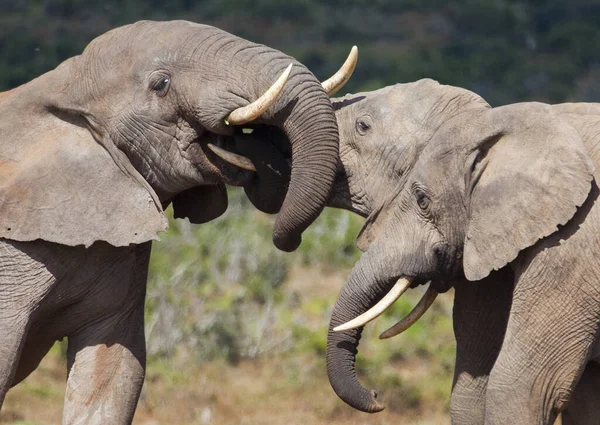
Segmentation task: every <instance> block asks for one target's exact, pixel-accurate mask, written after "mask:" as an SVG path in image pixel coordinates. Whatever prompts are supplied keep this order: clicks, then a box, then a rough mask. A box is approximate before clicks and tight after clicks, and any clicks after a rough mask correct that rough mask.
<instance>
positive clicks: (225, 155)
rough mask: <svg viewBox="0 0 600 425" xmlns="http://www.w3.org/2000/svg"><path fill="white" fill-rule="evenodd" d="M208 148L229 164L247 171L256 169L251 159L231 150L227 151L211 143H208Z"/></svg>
mask: <svg viewBox="0 0 600 425" xmlns="http://www.w3.org/2000/svg"><path fill="white" fill-rule="evenodd" d="M207 145H208V148H209V149H210V150H211V151H213V152H214V153H215V155H217V156H218V157H219V158H221V159H223V160H224V161H227V162H229V163H230V164H233V165H236V166H238V167H240V168H243V169H244V170H248V171H256V167H254V164H253V163H252V161H250V160H249V159H248V158H246V157H245V156H242V155H238V154H236V153H233V152H229V151H228V150H225V149H222V148H220V147H218V146H215V145H213V144H212V143H208V144H207Z"/></svg>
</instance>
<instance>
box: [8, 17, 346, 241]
mask: <svg viewBox="0 0 600 425" xmlns="http://www.w3.org/2000/svg"><path fill="white" fill-rule="evenodd" d="M345 78H347V75H346V76H345V77H339V76H338V77H336V81H333V82H332V81H330V82H328V83H327V84H326V86H327V87H326V89H329V90H332V91H333V90H335V88H336V87H337V86H339V84H337V83H340V81H339V80H340V79H342V80H343V79H345ZM274 82H275V83H274ZM271 86H272V87H271ZM326 89H324V88H323V87H322V85H321V83H320V82H319V81H318V80H317V79H316V78H315V77H314V76H313V74H311V73H310V72H309V71H308V70H307V69H306V68H305V67H304V66H302V65H301V64H300V63H298V62H297V61H295V60H294V59H293V58H291V57H289V56H286V55H285V54H283V53H281V52H279V51H277V50H274V49H271V48H269V47H266V46H263V45H259V44H255V43H252V42H249V41H247V40H244V39H241V38H238V37H235V36H233V35H231V34H228V33H226V32H224V31H221V30H219V29H217V28H214V27H210V26H205V25H199V24H194V23H191V22H186V21H172V22H150V21H143V22H138V23H135V24H132V25H128V26H124V27H121V28H117V29H114V30H112V31H109V32H108V33H106V34H104V35H102V36H100V37H98V38H96V39H95V40H93V41H92V42H91V43H90V44H89V45H88V46H87V48H86V49H85V50H84V52H83V53H82V54H81V55H80V56H77V57H73V58H71V59H68V60H67V61H65V62H64V63H62V64H61V65H59V66H58V67H57V68H56V69H55V70H52V71H50V72H48V73H46V74H44V75H42V76H40V77H39V78H37V79H35V80H33V81H31V82H30V83H27V84H25V85H23V86H21V87H18V88H17V89H15V90H12V91H11V92H7V93H5V94H3V95H2V96H0V117H2V118H1V119H0V143H1V144H2V145H1V146H0V155H1V157H0V164H1V165H0V175H1V178H0V181H1V183H0V217H1V218H0V237H4V238H9V239H15V240H21V241H28V240H34V239H38V238H39V239H44V240H47V241H51V242H57V243H61V244H65V245H79V244H83V245H86V246H88V245H90V244H91V243H93V242H94V241H106V242H109V243H111V244H113V245H116V246H122V245H128V244H131V243H141V242H143V241H147V240H150V239H155V238H156V234H157V232H159V231H162V230H164V229H165V228H166V225H167V224H166V219H165V217H164V215H163V213H162V206H164V205H166V204H167V203H169V202H172V203H173V206H174V210H175V216H176V217H189V218H190V219H191V220H192V221H193V222H204V221H208V220H210V219H212V218H215V217H217V216H219V215H220V214H222V213H223V212H224V211H225V209H226V208H227V195H226V192H225V188H224V184H232V185H243V186H246V187H247V190H248V191H250V192H251V193H253V194H254V197H253V200H254V202H255V203H257V204H258V206H259V207H260V206H261V203H262V202H265V203H266V202H271V203H270V204H269V205H266V206H264V208H263V209H267V210H269V211H271V212H276V211H279V210H281V211H280V214H279V216H278V218H277V221H276V224H275V228H274V232H273V240H274V243H275V245H276V246H277V247H278V248H280V249H282V250H288V251H289V250H293V249H295V248H296V247H297V246H298V244H299V243H300V240H301V237H300V235H301V233H302V231H303V230H304V229H305V228H306V227H307V226H308V225H309V224H310V223H311V222H312V221H313V220H314V219H315V218H316V217H317V215H318V214H319V212H320V211H321V210H322V208H323V207H324V205H325V202H326V200H327V197H328V195H329V193H330V189H331V186H332V182H333V179H334V174H335V170H336V167H337V156H338V131H337V125H336V121H335V116H334V112H333V109H332V106H331V102H330V100H329V97H328V94H327V93H326ZM247 123H248V124H247ZM244 124H247V125H249V126H255V127H257V128H258V129H259V130H260V131H258V133H260V132H261V131H262V132H265V133H266V132H269V131H272V132H277V134H278V135H280V136H281V137H280V139H281V140H282V141H283V142H282V143H280V144H279V145H278V146H277V147H276V148H277V149H279V150H278V151H277V152H273V150H274V149H275V147H273V146H272V145H270V144H269V143H267V142H266V141H265V140H261V139H259V138H258V139H257V140H256V141H255V142H256V144H255V146H250V147H244V149H246V150H248V151H252V152H254V155H255V156H254V159H255V161H257V162H260V160H264V161H263V162H265V161H266V162H268V160H269V158H268V156H269V155H283V154H284V153H285V154H286V155H287V159H289V162H290V163H291V166H290V165H289V164H288V161H282V164H281V169H279V170H277V172H278V173H279V174H280V175H283V176H284V178H282V179H280V180H279V182H278V183H277V184H278V185H284V190H282V189H281V188H280V187H277V188H273V189H271V188H270V186H269V185H268V184H267V185H265V184H264V182H265V181H269V179H270V178H271V177H270V176H269V175H268V174H265V173H266V172H265V169H266V167H264V166H260V164H259V166H257V167H256V169H257V170H258V172H257V173H256V174H257V175H258V177H259V178H256V176H254V174H255V173H253V172H251V171H247V170H243V169H240V168H238V167H237V166H232V165H231V164H229V163H228V162H226V161H224V160H222V159H221V157H219V156H218V155H216V154H215V153H214V152H215V151H218V152H222V149H224V148H227V147H229V146H231V145H232V144H233V145H234V148H235V138H234V137H232V136H233V135H234V134H236V133H238V132H240V131H241V127H240V126H241V125H244ZM242 150H243V149H242ZM261 152H262V153H263V154H264V156H262V157H261ZM282 152H283V153H282ZM290 167H291V168H290ZM271 186H275V185H273V184H272V185H271ZM285 189H287V191H286V190H285ZM269 190H277V192H278V194H279V195H278V196H279V198H278V200H277V202H275V203H273V202H272V201H271V198H272V196H271V195H270V193H269ZM281 193H283V194H282V195H281Z"/></svg>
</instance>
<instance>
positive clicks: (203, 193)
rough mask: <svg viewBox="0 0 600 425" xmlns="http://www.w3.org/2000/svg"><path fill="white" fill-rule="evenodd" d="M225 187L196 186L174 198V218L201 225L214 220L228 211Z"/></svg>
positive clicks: (219, 185) (220, 185)
mask: <svg viewBox="0 0 600 425" xmlns="http://www.w3.org/2000/svg"><path fill="white" fill-rule="evenodd" d="M227 205H228V202H227V189H226V188H225V185H223V184H218V185H215V186H196V187H193V188H191V189H187V190H184V191H183V192H181V193H179V194H178V195H176V196H175V197H174V198H173V216H174V217H175V218H187V219H189V220H190V222H191V223H194V224H201V223H206V222H208V221H211V220H214V219H215V218H217V217H219V216H221V214H223V213H224V212H225V211H226V210H227Z"/></svg>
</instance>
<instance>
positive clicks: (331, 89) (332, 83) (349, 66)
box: [321, 46, 358, 96]
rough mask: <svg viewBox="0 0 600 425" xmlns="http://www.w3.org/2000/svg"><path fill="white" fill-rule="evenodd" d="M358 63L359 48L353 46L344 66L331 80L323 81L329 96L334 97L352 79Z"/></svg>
mask: <svg viewBox="0 0 600 425" xmlns="http://www.w3.org/2000/svg"><path fill="white" fill-rule="evenodd" d="M357 61H358V47H356V46H352V49H350V54H349V55H348V59H346V62H344V64H343V65H342V67H341V68H340V69H339V70H338V72H336V73H335V74H333V76H331V77H330V78H329V79H327V80H325V81H323V82H322V83H321V85H322V86H323V89H325V92H326V93H327V94H328V95H329V96H333V95H334V94H335V93H336V92H337V91H338V90H339V89H341V88H342V87H344V84H346V82H347V81H348V80H349V79H350V77H351V76H352V73H353V72H354V68H356V62H357Z"/></svg>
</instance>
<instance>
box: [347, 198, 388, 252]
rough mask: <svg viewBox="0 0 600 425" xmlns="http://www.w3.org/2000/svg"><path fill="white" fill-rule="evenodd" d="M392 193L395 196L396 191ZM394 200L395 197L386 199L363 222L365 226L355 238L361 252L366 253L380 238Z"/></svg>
mask: <svg viewBox="0 0 600 425" xmlns="http://www.w3.org/2000/svg"><path fill="white" fill-rule="evenodd" d="M392 192H393V194H395V193H396V190H392ZM392 192H391V193H392ZM394 198H395V196H389V197H388V199H387V200H386V201H385V202H384V203H383V204H382V205H381V206H380V207H379V208H376V209H375V210H374V211H373V212H372V213H371V214H369V216H368V217H367V219H366V220H365V224H364V225H363V227H362V228H361V229H360V232H359V233H358V236H357V237H356V246H357V247H358V249H360V250H361V251H362V252H366V251H367V250H368V249H369V246H371V244H372V243H373V242H374V241H375V240H376V239H377V238H379V236H381V231H382V230H381V229H382V228H383V226H384V223H385V222H386V221H387V219H388V218H389V217H390V213H391V212H392V201H393V200H394Z"/></svg>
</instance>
